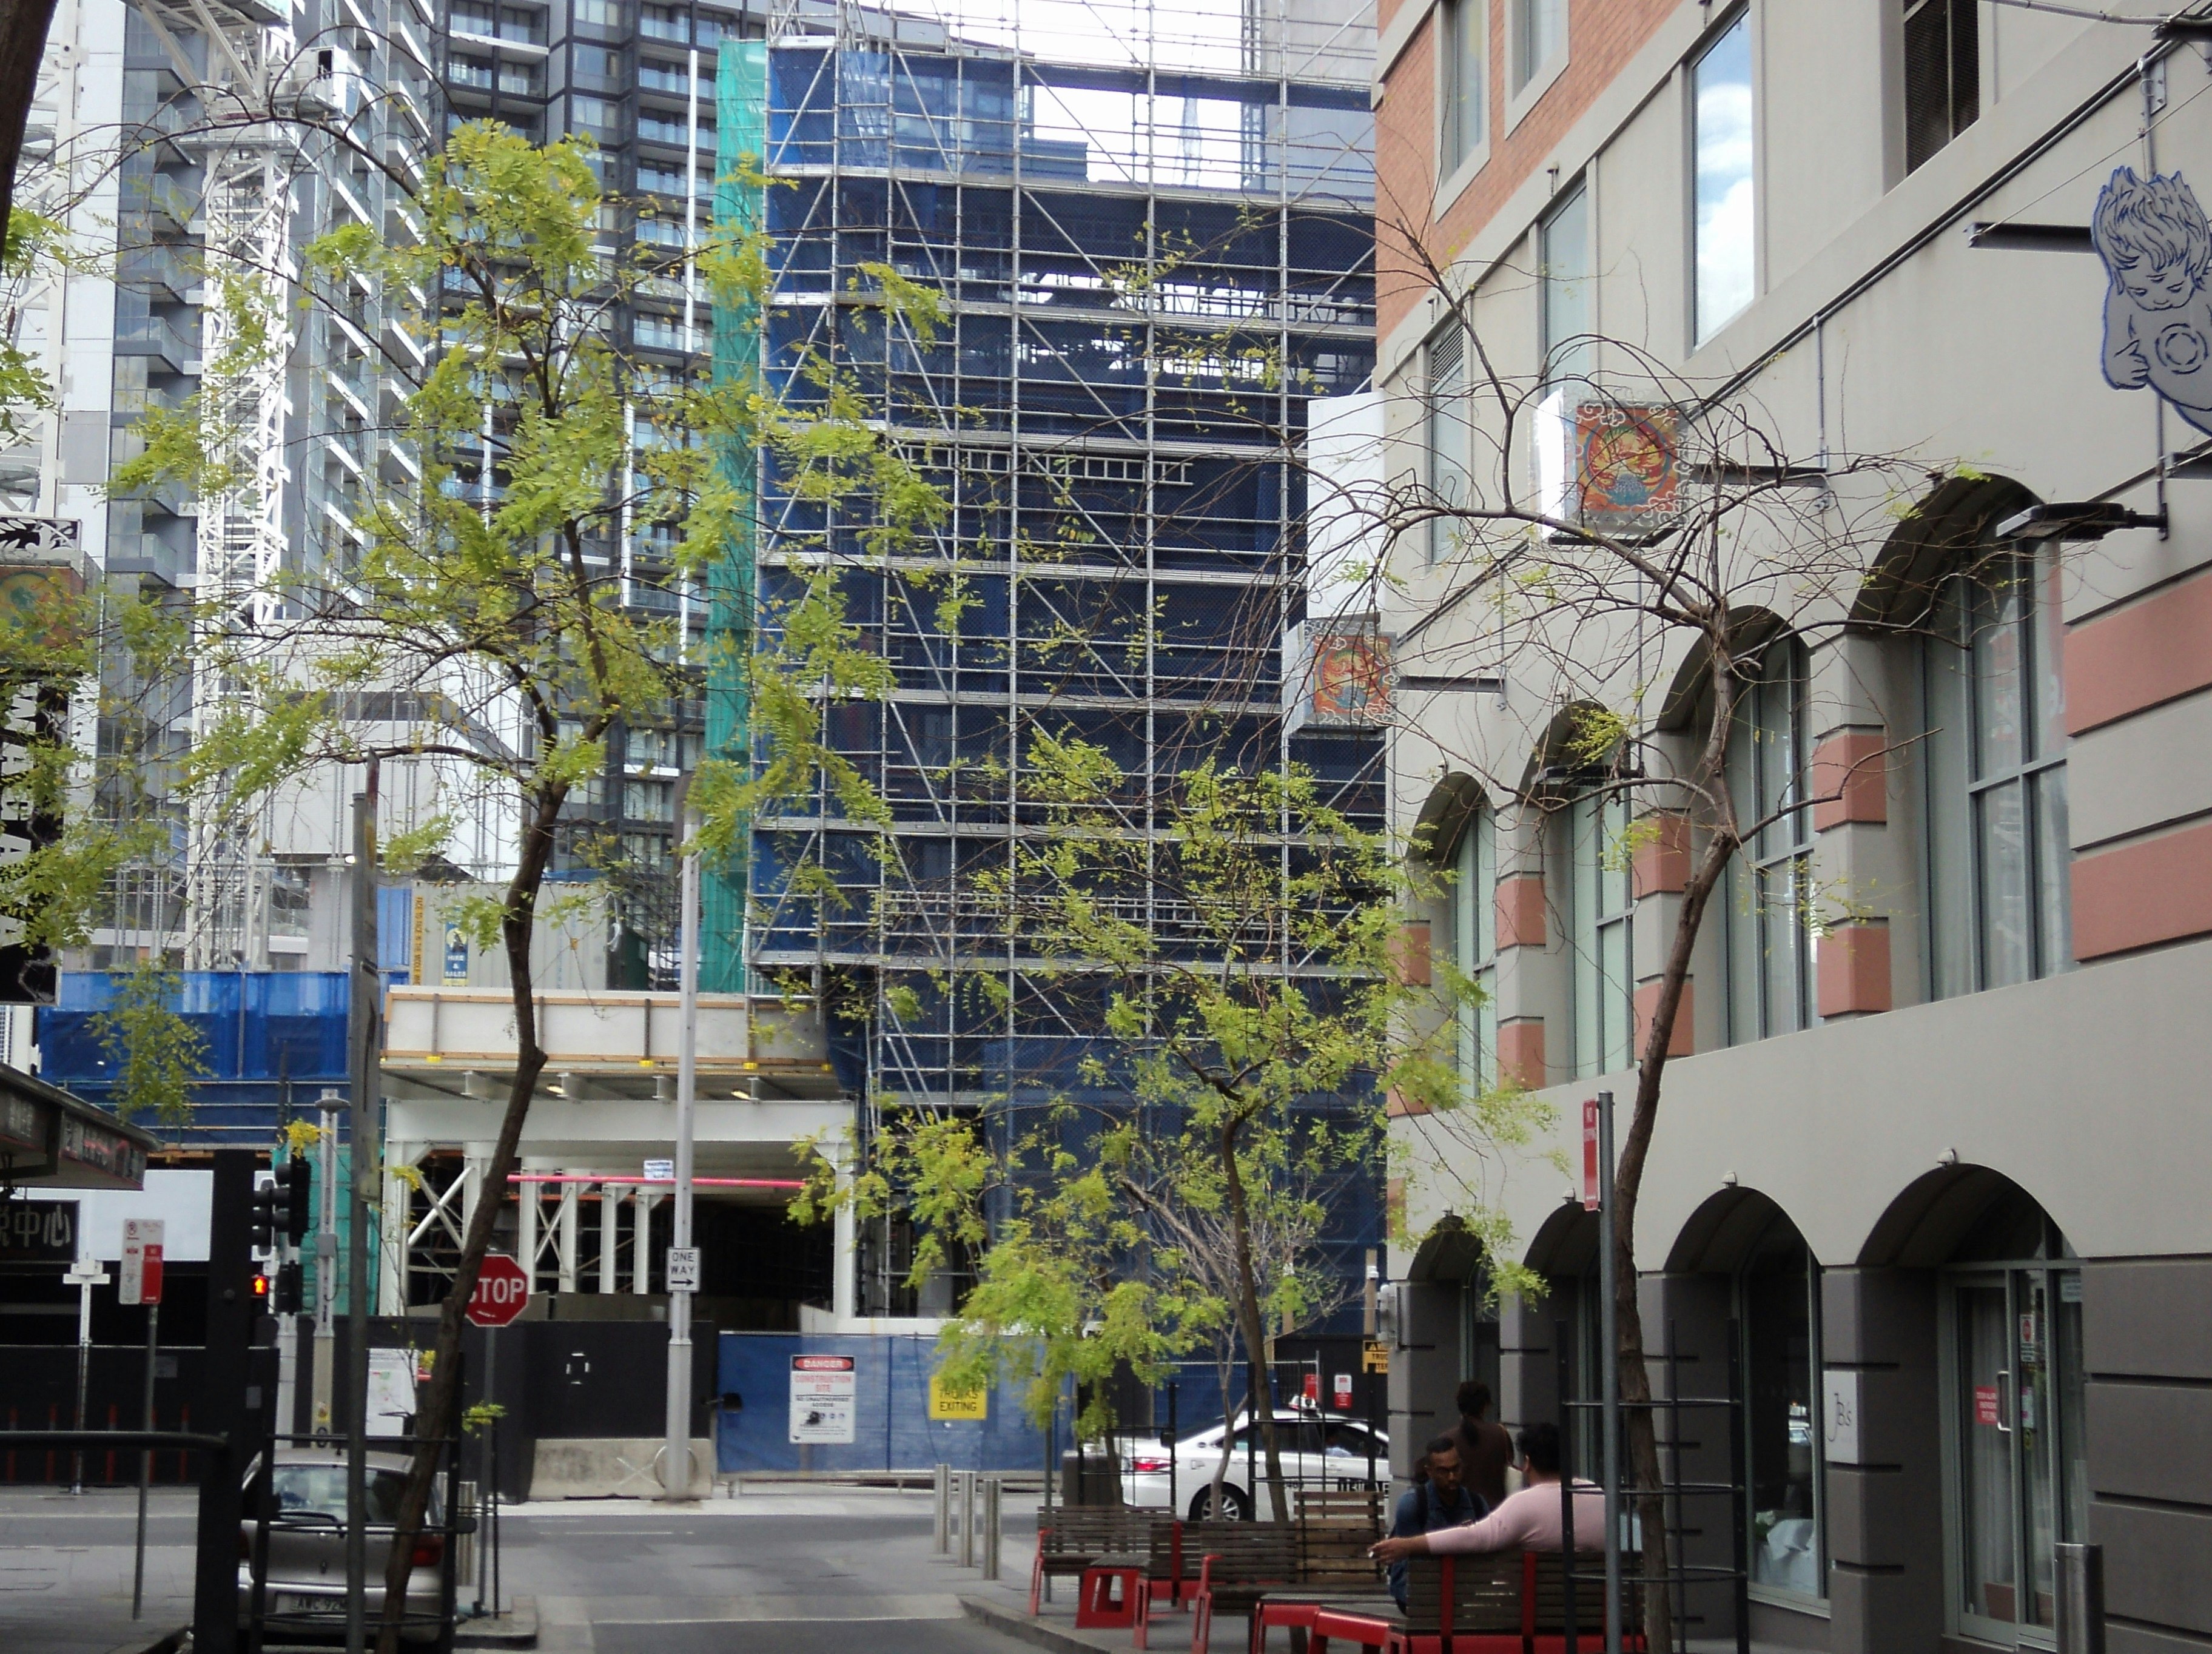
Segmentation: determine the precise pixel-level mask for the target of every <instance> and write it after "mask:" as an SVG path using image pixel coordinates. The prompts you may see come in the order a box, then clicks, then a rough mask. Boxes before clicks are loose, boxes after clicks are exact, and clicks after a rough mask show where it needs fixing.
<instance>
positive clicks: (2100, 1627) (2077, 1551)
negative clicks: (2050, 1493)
mask: <svg viewBox="0 0 2212 1654" xmlns="http://www.w3.org/2000/svg"><path fill="white" fill-rule="evenodd" d="M2051 1548H2052V1550H2054V1551H2055V1552H2056V1553H2057V1578H2056V1579H2055V1580H2054V1581H2053V1582H2052V1584H2053V1585H2054V1587H2055V1590H2054V1591H2053V1595H2054V1596H2056V1597H2057V1602H2056V1603H2055V1604H2054V1607H2055V1608H2056V1612H2055V1613H2054V1614H2052V1616H2051V1617H2052V1618H2053V1619H2054V1620H2056V1621H2057V1632H2058V1654H2105V1548H2104V1547H2103V1546H2102V1545H2070V1544H2061V1545H2054V1546H2053V1547H2051Z"/></svg>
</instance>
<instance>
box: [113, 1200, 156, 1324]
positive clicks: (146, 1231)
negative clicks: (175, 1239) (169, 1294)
mask: <svg viewBox="0 0 2212 1654" xmlns="http://www.w3.org/2000/svg"><path fill="white" fill-rule="evenodd" d="M167 1229H168V1225H167V1223H165V1222H164V1221H163V1220H162V1219H160V1218H125V1219H124V1220H123V1268H122V1270H121V1274H122V1280H120V1282H119V1283H118V1285H117V1286H116V1289H115V1301H116V1302H117V1303H118V1304H159V1303H160V1302H161V1244H162V1241H163V1239H164V1237H165V1236H166V1234H167Z"/></svg>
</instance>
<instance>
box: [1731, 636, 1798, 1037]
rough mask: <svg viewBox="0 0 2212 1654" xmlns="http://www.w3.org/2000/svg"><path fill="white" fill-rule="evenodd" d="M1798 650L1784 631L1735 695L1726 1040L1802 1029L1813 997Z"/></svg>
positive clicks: (1767, 646)
mask: <svg viewBox="0 0 2212 1654" xmlns="http://www.w3.org/2000/svg"><path fill="white" fill-rule="evenodd" d="M1805 683H1806V665H1805V646H1804V644H1803V643H1802V642H1800V641H1799V640H1798V639H1797V638H1796V637H1794V636H1791V635H1787V634H1784V635H1778V636H1777V637H1775V638H1774V639H1773V640H1772V641H1771V642H1768V643H1767V644H1766V645H1765V648H1762V649H1761V650H1760V651H1759V658H1758V660H1757V662H1756V663H1755V673H1754V674H1753V676H1752V677H1751V678H1750V680H1749V681H1748V682H1745V683H1743V684H1741V687H1740V688H1739V690H1738V699H1737V702H1736V715H1735V725H1734V727H1733V728H1732V729H1731V730H1730V731H1729V751H1728V784H1729V795H1730V796H1731V797H1732V798H1733V799H1734V800H1735V811H1736V819H1737V821H1738V822H1739V824H1741V825H1742V826H1744V827H1746V828H1749V827H1751V826H1752V825H1753V824H1755V823H1759V822H1765V825H1764V826H1762V827H1760V828H1759V830H1757V831H1756V832H1752V833H1749V834H1748V835H1747V837H1746V839H1745V842H1744V845H1743V848H1742V849H1741V851H1739V852H1738V853H1737V855H1736V859H1735V860H1734V861H1732V862H1730V863H1729V885H1728V894H1729V903H1728V927H1727V939H1728V981H1729V1003H1728V1011H1729V1018H1728V1022H1729V1043H1732V1044H1741V1043H1745V1042H1746V1041H1749V1040H1755V1039H1765V1038H1767V1037H1769V1036H1771V1035H1774V1034H1790V1033H1795V1032H1796V1031H1797V1030H1799V1029H1801V1028H1804V1027H1807V1026H1809V1025H1811V1023H1812V1021H1813V1018H1814V996H1813V933H1812V922H1811V921H1812V917H1813V897H1812V873H1813V812H1811V811H1810V810H1809V809H1808V808H1807V807H1806V805H1805V799H1806V787H1805V766H1806V760H1807V752H1806V745H1807V743H1806V735H1805Z"/></svg>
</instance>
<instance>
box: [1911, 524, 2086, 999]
mask: <svg viewBox="0 0 2212 1654" xmlns="http://www.w3.org/2000/svg"><path fill="white" fill-rule="evenodd" d="M2056 581H2057V564H2056V562H2055V561H2053V560H2052V559H2051V557H2049V556H2044V557H2036V556H2029V555H2027V554H2026V553H2021V552H2002V553H1998V554H1996V555H1993V556H1990V558H1989V559H1988V560H1987V561H1986V562H1984V563H1983V564H1982V565H1981V566H1979V567H1978V568H1976V569H1973V570H1972V571H1970V572H1967V573H1963V574H1960V575H1954V577H1952V578H1951V579H1950V580H1948V581H1946V582H1945V583H1944V586H1943V587H1942V591H1941V592H1940V593H1938V594H1937V598H1936V605H1935V608H1934V611H1933V613H1932V616H1931V619H1930V624H1929V629H1928V635H1927V636H1926V637H1925V638H1924V639H1923V642H1922V645H1921V652H1922V660H1923V672H1922V674H1921V678H1922V694H1923V702H1924V710H1923V719H1924V721H1925V726H1926V730H1927V739H1926V740H1925V741H1924V742H1923V743H1922V745H1923V748H1924V751H1923V756H1922V775H1921V779H1922V787H1923V794H1924V797H1925V800H1926V816H1927V823H1928V827H1927V832H1928V876H1927V885H1928V892H1929V895H1928V902H1927V909H1928V929H1929V997H1930V998H1936V999H1941V998H1943V997H1946V996H1948V995H1949V994H1967V993H1972V992H1973V991H1974V990H1976V989H1977V988H2002V987H2004V986H2006V985H2007V984H2008V983H2011V982H2027V981H2028V980H2030V979H2031V978H2033V977H2038V976H2050V975H2051V974H2052V973H2053V972H2055V971H2059V970H2066V969H2067V968H2068V967H2069V965H2070V964H2072V963H2073V939H2072V934H2071V931H2070V929H2069V918H2068V891H2067V882H2068V873H2069V865H2070V862H2071V852H2070V849H2069V841H2068V830H2067V819H2066V748H2065V721H2064V716H2065V702H2064V696H2063V683H2062V679H2061V677H2060V672H2061V663H2062V655H2061V651H2060V647H2059V640H2060V635H2061V626H2062V623H2061V621H2060V619H2059V617H2058V605H2057V601H2056V591H2055V587H2056Z"/></svg>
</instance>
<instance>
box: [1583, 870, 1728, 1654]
mask: <svg viewBox="0 0 2212 1654" xmlns="http://www.w3.org/2000/svg"><path fill="white" fill-rule="evenodd" d="M1735 848H1736V847H1735V838H1734V836H1733V835H1732V834H1730V833H1727V832H1716V833H1714V834H1713V835H1712V836H1711V838H1709V839H1708V840H1707V841H1706V844H1705V851H1704V853H1703V854H1702V855H1700V856H1699V860H1698V865H1697V867H1696V869H1695V870H1694V871H1693V872H1692V874H1691V876H1690V878H1689V879H1688V880H1687V882H1686V883H1685V884H1684V885H1683V887H1682V906H1681V910H1680V913H1679V915H1677V916H1676V918H1675V921H1674V944H1673V946H1672V947H1671V948H1670V949H1669V951H1668V956H1667V968H1666V972H1665V974H1664V975H1663V976H1661V978H1660V979H1659V998H1658V1002H1657V1003H1656V1004H1655V1005H1654V1006H1652V1008H1651V1026H1650V1029H1649V1030H1648V1031H1646V1034H1645V1037H1644V1054H1643V1057H1642V1059H1641V1060H1640V1061H1639V1062H1638V1065H1637V1077H1636V1111H1635V1114H1634V1115H1633V1116H1632V1117H1631V1119H1630V1121H1629V1125H1628V1136H1627V1140H1626V1141H1625V1142H1624V1143H1623V1144H1622V1145H1621V1151H1620V1164H1618V1165H1617V1166H1616V1167H1615V1168H1614V1170H1613V1312H1614V1314H1615V1316H1616V1317H1617V1320H1618V1324H1619V1328H1620V1408H1621V1414H1622V1420H1623V1422H1624V1424H1625V1425H1626V1428H1627V1434H1628V1454H1629V1461H1630V1464H1631V1466H1632V1469H1633V1470H1634V1472H1635V1476H1636V1512H1637V1517H1638V1522H1639V1523H1641V1525H1642V1528H1643V1537H1644V1634H1645V1635H1646V1637H1647V1638H1648V1639H1650V1641H1649V1646H1650V1647H1652V1648H1654V1649H1661V1650H1664V1649H1669V1648H1672V1647H1673V1646H1674V1643H1673V1640H1672V1639H1673V1619H1674V1601H1673V1598H1672V1597H1671V1596H1669V1594H1668V1588H1667V1574H1668V1570H1669V1567H1670V1566H1671V1564H1670V1560H1669V1558H1668V1542H1667V1503H1666V1495H1665V1492H1664V1489H1665V1486H1666V1483H1665V1479H1664V1477H1663V1476H1662V1475H1661V1471H1660V1464H1659V1432H1658V1428H1657V1423H1656V1409H1654V1408H1651V1407H1650V1406H1649V1405H1648V1403H1649V1402H1650V1401H1651V1399H1652V1397H1651V1372H1650V1366H1649V1365H1647V1363H1646V1361H1645V1359H1644V1315H1643V1311H1642V1309H1641V1307H1640V1304H1639V1302H1638V1294H1637V1286H1638V1282H1637V1277H1636V1202H1637V1197H1638V1195H1639V1194H1640V1193H1641V1192H1642V1189H1643V1183H1644V1162H1645V1160H1646V1159H1647V1158H1649V1157H1650V1152H1651V1133H1652V1128H1654V1126H1656V1124H1657V1122H1658V1118H1659V1087H1660V1081H1661V1079H1662V1075H1663V1074H1664V1073H1665V1070H1666V1067H1667V1052H1668V1047H1669V1046H1671V1045H1672V1044H1673V1043H1674V1020H1675V1019H1676V1017H1677V1016H1679V1015H1680V1012H1681V1008H1682V990H1683V988H1684V986H1685V984H1686V983H1687V982H1688V981H1689V976H1690V955H1691V951H1692V949H1693V948H1694V947H1695V946H1696V945H1697V940H1698V930H1699V927H1700V926H1701V925H1702V924H1703V923H1704V921H1705V908H1706V905H1707V903H1709V902H1710V901H1711V897H1712V893H1713V891H1714V888H1715V887H1716V886H1717V885H1718V884H1719V882H1720V877H1721V874H1722V873H1723V871H1725V870H1726V868H1727V867H1728V863H1729V857H1730V856H1732V855H1733V854H1735Z"/></svg>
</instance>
